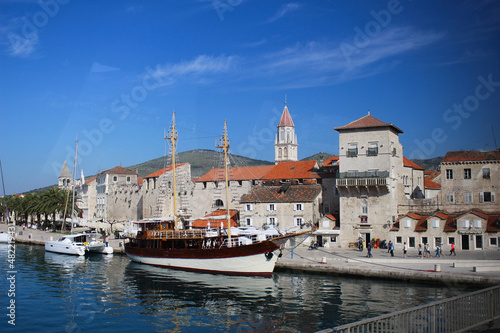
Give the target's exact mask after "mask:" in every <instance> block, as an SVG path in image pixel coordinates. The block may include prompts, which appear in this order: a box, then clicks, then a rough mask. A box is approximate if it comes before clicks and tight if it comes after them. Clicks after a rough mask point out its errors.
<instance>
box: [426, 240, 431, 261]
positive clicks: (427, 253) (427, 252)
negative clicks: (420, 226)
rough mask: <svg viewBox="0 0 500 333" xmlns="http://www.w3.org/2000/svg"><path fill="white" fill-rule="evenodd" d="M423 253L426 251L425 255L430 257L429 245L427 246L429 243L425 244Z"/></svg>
mask: <svg viewBox="0 0 500 333" xmlns="http://www.w3.org/2000/svg"><path fill="white" fill-rule="evenodd" d="M425 253H426V255H425V256H426V257H427V258H430V257H431V247H430V246H429V243H427V244H425Z"/></svg>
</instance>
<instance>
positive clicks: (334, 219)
mask: <svg viewBox="0 0 500 333" xmlns="http://www.w3.org/2000/svg"><path fill="white" fill-rule="evenodd" d="M325 216H326V217H328V218H329V219H330V220H332V221H337V218H336V217H335V216H333V215H332V214H326V215H325Z"/></svg>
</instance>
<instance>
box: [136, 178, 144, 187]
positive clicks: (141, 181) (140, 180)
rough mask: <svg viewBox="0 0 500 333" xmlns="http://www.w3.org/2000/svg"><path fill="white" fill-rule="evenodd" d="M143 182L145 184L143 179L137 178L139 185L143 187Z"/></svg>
mask: <svg viewBox="0 0 500 333" xmlns="http://www.w3.org/2000/svg"><path fill="white" fill-rule="evenodd" d="M143 182H144V178H143V177H137V185H139V186H142V184H143Z"/></svg>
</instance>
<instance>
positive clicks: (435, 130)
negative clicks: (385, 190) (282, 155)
mask: <svg viewBox="0 0 500 333" xmlns="http://www.w3.org/2000/svg"><path fill="white" fill-rule="evenodd" d="M499 29H500V3H498V2H496V1H486V0H484V1H473V0H470V1H451V0H448V1H409V0H406V1H393V0H391V1H377V2H375V1H356V2H354V1H340V0H339V1H326V0H322V1H295V2H287V1H244V0H213V1H212V0H210V1H143V2H142V1H77V0H42V1H40V2H38V1H22V0H20V1H13V0H12V1H10V0H2V1H1V2H0V76H1V80H0V116H1V124H2V129H1V130H0V159H1V161H2V166H3V169H4V170H3V171H4V177H5V185H6V190H7V193H8V194H10V193H16V192H23V191H27V190H31V189H35V188H39V187H43V186H47V185H51V184H54V183H56V182H57V176H58V174H59V171H60V166H62V163H63V162H64V161H65V160H67V161H68V165H69V166H70V168H71V167H72V164H73V155H74V142H75V138H76V137H77V136H78V139H79V142H80V148H79V151H80V154H79V163H78V164H79V165H78V167H79V168H78V170H79V171H78V174H80V169H81V170H83V172H84V174H86V175H91V174H95V173H97V172H98V171H102V170H106V169H110V168H112V167H114V166H117V165H122V166H129V165H133V164H136V163H141V162H144V161H147V160H149V159H153V158H157V157H160V156H162V155H164V153H165V143H164V140H163V132H164V129H165V128H168V127H169V126H170V124H171V118H172V111H173V110H175V112H176V120H177V126H178V133H179V141H178V149H179V151H186V150H191V149H196V148H201V149H215V141H216V140H217V138H218V136H219V134H220V133H221V132H222V129H223V123H224V120H227V122H228V132H229V135H230V140H231V151H232V153H234V154H240V155H244V156H248V157H252V158H259V159H264V160H269V161H272V160H274V146H273V144H274V134H275V132H276V125H277V123H278V118H279V116H280V114H281V112H282V110H283V106H284V100H285V95H286V96H287V97H286V98H287V106H288V108H289V110H290V113H291V115H292V117H293V120H294V123H295V126H296V132H297V135H298V142H299V150H298V151H299V159H302V158H305V157H307V156H310V155H312V154H315V153H317V152H321V151H322V152H328V153H332V154H338V133H337V132H336V131H334V130H333V128H334V127H337V126H342V125H345V124H347V123H349V122H351V121H353V120H356V119H358V118H360V117H362V116H364V115H366V114H367V112H368V110H370V113H371V114H372V115H373V116H375V117H376V118H378V119H380V120H382V121H385V122H390V123H393V124H395V125H396V126H398V127H399V128H401V129H402V130H403V131H404V133H403V134H402V135H400V141H401V142H402V144H403V146H404V153H405V156H407V157H409V158H430V157H435V156H439V155H444V154H445V153H446V152H447V151H452V150H460V149H464V150H472V149H476V150H491V149H495V143H494V134H493V133H495V134H496V136H497V141H500V121H499V120H500V112H499V107H500V61H499V59H500V57H499V56H500V49H499V46H498V44H499V43H498V42H499V35H500V34H499ZM492 126H494V130H495V132H493V128H492Z"/></svg>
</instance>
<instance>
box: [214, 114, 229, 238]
mask: <svg viewBox="0 0 500 333" xmlns="http://www.w3.org/2000/svg"><path fill="white" fill-rule="evenodd" d="M217 148H222V150H224V175H225V181H226V219H227V238H228V243H227V246H228V247H231V245H232V244H231V223H230V217H229V186H228V185H229V177H228V167H227V151H228V150H229V140H228V138H227V121H224V134H223V136H222V139H221V141H220V144H219V145H218V146H217Z"/></svg>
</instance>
